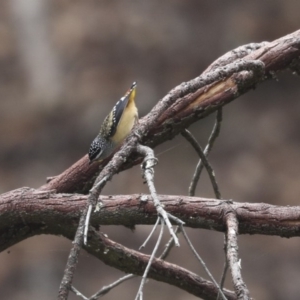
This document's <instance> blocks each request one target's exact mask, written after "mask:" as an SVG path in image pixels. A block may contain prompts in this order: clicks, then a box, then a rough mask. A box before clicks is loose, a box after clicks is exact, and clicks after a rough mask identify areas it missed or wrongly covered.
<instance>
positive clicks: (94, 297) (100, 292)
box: [88, 274, 137, 300]
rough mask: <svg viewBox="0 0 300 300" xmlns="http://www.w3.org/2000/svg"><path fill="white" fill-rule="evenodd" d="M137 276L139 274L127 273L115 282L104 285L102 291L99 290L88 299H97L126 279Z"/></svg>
mask: <svg viewBox="0 0 300 300" xmlns="http://www.w3.org/2000/svg"><path fill="white" fill-rule="evenodd" d="M135 277H137V276H136V275H133V274H127V275H125V276H123V277H121V278H119V279H118V280H116V281H115V282H113V283H111V284H109V285H106V286H104V287H103V288H102V289H101V290H100V291H98V292H97V293H95V294H94V295H93V296H91V297H90V298H88V300H97V299H98V298H99V297H100V296H103V295H105V294H107V293H108V292H109V291H110V290H112V289H113V288H115V287H116V286H118V285H120V284H121V283H123V282H124V281H126V280H129V279H131V278H135Z"/></svg>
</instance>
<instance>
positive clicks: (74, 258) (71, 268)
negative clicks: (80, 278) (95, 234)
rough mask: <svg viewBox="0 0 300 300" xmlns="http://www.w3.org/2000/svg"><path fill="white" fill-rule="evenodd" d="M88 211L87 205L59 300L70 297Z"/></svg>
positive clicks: (71, 251)
mask: <svg viewBox="0 0 300 300" xmlns="http://www.w3.org/2000/svg"><path fill="white" fill-rule="evenodd" d="M87 211H88V206H86V208H85V209H84V211H83V213H82V215H81V217H80V220H79V224H78V227H77V231H76V234H75V238H74V241H73V247H72V249H71V250H70V254H69V257H68V261H67V265H66V268H65V270H64V276H63V278H62V281H61V284H60V287H59V291H58V300H66V299H68V295H69V290H70V289H71V286H72V281H73V277H74V273H75V269H76V266H77V263H78V256H79V253H80V250H81V247H82V243H83V227H84V221H85V217H86V214H87Z"/></svg>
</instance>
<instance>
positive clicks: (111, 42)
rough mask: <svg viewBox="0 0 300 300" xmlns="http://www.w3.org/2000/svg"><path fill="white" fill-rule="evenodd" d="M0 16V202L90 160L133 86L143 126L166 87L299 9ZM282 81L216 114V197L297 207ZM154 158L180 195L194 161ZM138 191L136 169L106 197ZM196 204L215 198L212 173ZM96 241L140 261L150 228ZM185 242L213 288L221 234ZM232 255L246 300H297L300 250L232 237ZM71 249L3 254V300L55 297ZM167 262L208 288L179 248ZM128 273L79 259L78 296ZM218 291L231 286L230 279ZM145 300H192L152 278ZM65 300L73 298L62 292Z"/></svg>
mask: <svg viewBox="0 0 300 300" xmlns="http://www.w3.org/2000/svg"><path fill="white" fill-rule="evenodd" d="M0 7H1V9H0V143H1V147H0V164H1V168H0V192H1V193H4V192H6V191H9V190H12V189H16V188H19V187H22V186H29V187H33V188H38V187H39V186H40V185H42V184H44V183H45V180H46V177H48V176H54V175H57V174H59V173H61V172H62V171H63V170H65V169H66V168H68V167H69V166H70V165H72V164H73V163H74V162H75V161H77V160H78V159H80V158H81V157H82V156H83V155H85V154H86V153H87V151H88V149H89V145H90V143H91V141H92V140H93V138H94V137H95V136H96V134H97V132H98V130H99V128H100V124H101V123H102V120H103V118H104V117H105V116H106V115H107V113H108V112H109V111H110V109H111V108H112V107H113V105H114V104H115V102H116V101H117V100H118V99H119V98H120V97H121V96H122V95H123V94H124V92H125V91H126V90H127V89H128V88H129V86H130V85H131V83H132V82H133V81H137V82H138V92H137V105H138V107H139V113H140V116H141V117H142V116H144V115H145V114H147V113H148V112H149V111H150V110H151V108H152V107H153V106H154V105H155V104H156V103H157V101H158V100H159V99H161V98H162V97H163V96H164V95H165V94H166V93H167V92H168V91H169V90H170V89H172V88H173V87H175V86H176V85H178V84H180V83H181V82H183V81H187V80H190V79H192V78H194V77H196V76H198V75H199V74H201V72H202V71H203V70H204V69H205V68H206V67H207V66H208V65H209V64H210V63H211V62H213V61H214V60H215V59H217V58H218V57H219V56H221V55H222V54H224V53H225V52H227V51H229V50H231V49H234V48H236V47H238V46H240V45H243V44H247V43H250V42H261V41H272V40H274V39H276V38H279V37H281V36H283V35H286V34H288V33H291V32H293V31H295V30H297V29H299V28H300V19H299V11H300V2H299V1H293V0H286V1H195V0H189V1H183V0H177V1H176V0H175V1H163V2H162V1H158V0H151V1H146V0H139V1H120V0H119V1H113V0H112V1H100V0H98V1H92V0H85V1H78V0H77V1H76V0H73V1H69V0H52V1H51V0H26V1H22V0H10V1H4V0H0ZM278 79H279V80H278V81H275V80H274V81H270V82H265V83H264V84H262V85H259V86H258V87H257V89H256V90H254V91H250V92H249V93H248V94H247V95H244V96H242V97H240V98H239V99H237V100H236V101H234V102H232V103H231V104H229V105H227V106H226V107H225V108H224V118H223V119H224V121H223V124H222V129H221V136H220V138H219V139H218V140H217V142H216V145H215V148H214V149H213V151H212V153H211V156H210V162H211V164H212V165H213V167H214V169H215V172H216V176H217V180H218V183H219V185H220V189H221V193H222V197H223V198H224V199H233V200H234V201H240V202H266V203H270V204H278V205H297V204H298V199H299V195H300V184H299V182H300V170H299V163H300V152H299V149H300V136H299V132H298V128H299V125H300V118H299V116H298V115H299V111H300V101H299V100H300V85H299V77H296V76H293V75H292V74H291V73H285V74H281V75H280V76H279V78H278ZM213 122H214V116H210V117H208V118H206V119H204V120H201V121H200V122H198V123H197V124H194V125H193V126H192V127H191V128H190V130H191V131H192V132H193V133H194V135H195V136H196V138H197V139H198V140H199V142H200V143H201V145H202V146H205V143H206V141H207V138H208V136H209V133H210V130H211V128H212V126H213ZM155 151H156V154H157V156H158V158H159V165H158V166H157V167H156V183H157V190H158V192H159V193H161V194H183V195H184V194H186V193H187V190H188V186H189V182H190V179H191V177H192V174H193V172H194V168H195V165H196V163H197V156H196V154H195V153H194V151H193V150H192V149H191V147H190V146H189V145H188V144H187V143H186V142H185V141H184V140H183V139H182V138H181V137H177V138H175V139H174V140H173V141H169V142H167V143H165V144H164V145H162V146H160V147H158V148H156V149H155ZM145 192H147V189H146V187H145V186H144V185H143V182H142V179H141V176H140V169H139V167H138V166H136V167H135V168H133V169H132V170H130V171H127V172H123V173H122V174H119V175H117V176H115V177H114V179H113V181H112V182H110V183H109V184H108V185H107V186H106V187H105V190H104V193H106V194H130V193H145ZM196 194H197V196H203V197H213V196H214V195H213V193H212V189H211V186H210V184H209V181H208V179H207V176H206V174H203V176H202V178H201V182H200V184H199V186H198V188H197V193H196ZM101 230H102V231H104V232H106V233H107V234H108V235H109V237H110V238H112V239H113V240H116V241H118V242H120V243H122V244H124V245H126V246H128V247H132V248H134V249H137V248H138V247H139V246H140V245H141V244H142V242H143V241H144V239H145V238H146V236H147V234H148V233H149V231H150V230H151V227H149V226H138V227H137V229H136V231H135V232H131V231H130V230H129V229H126V228H123V227H118V226H109V227H108V226H107V227H105V226H103V227H101ZM188 232H189V234H190V236H191V239H192V241H193V242H194V244H195V246H196V248H197V250H198V251H199V253H200V254H201V255H202V257H203V259H204V260H205V261H206V263H207V266H208V267H209V268H210V270H211V272H212V273H213V274H214V276H215V277H216V279H217V280H219V279H220V276H221V273H222V267H223V263H224V258H223V250H222V247H223V234H221V233H215V232H211V231H207V230H189V231H188ZM168 237H169V235H168V234H166V235H165V240H164V241H167V239H168ZM154 242H155V238H154V239H153V240H152V242H151V243H149V245H148V247H147V248H146V250H145V251H146V252H147V253H150V252H151V249H152V248H153V245H154ZM239 245H240V256H241V258H242V267H243V270H242V272H243V273H242V274H243V276H244V279H245V282H246V284H247V285H248V287H249V289H250V292H251V296H252V297H253V298H255V299H266V300H269V299H273V300H274V299H275V300H276V299H286V300H289V299H298V298H299V293H300V285H299V275H300V260H299V247H300V241H299V239H297V238H292V239H289V240H288V239H282V238H279V237H266V236H240V237H239ZM70 247H71V242H70V241H68V240H66V239H64V238H62V237H55V236H37V237H34V238H30V239H28V240H26V241H23V242H22V243H19V244H17V245H15V246H14V247H12V248H11V249H8V251H6V252H2V253H1V254H0V265H1V268H0V297H1V299H16V300H25V299H43V300H48V299H55V298H56V296H57V291H58V287H59V284H60V281H61V278H62V274H63V270H64V267H65V263H66V259H67V256H68V254H69V249H70ZM168 260H169V261H171V262H175V263H178V264H179V265H181V266H183V267H185V268H188V269H190V270H192V271H193V272H195V273H197V274H199V275H200V276H203V277H205V278H207V276H206V275H205V274H204V272H203V270H202V268H201V266H199V265H198V263H196V261H195V259H194V258H193V255H192V253H191V252H190V250H189V249H188V248H187V246H186V244H185V242H184V241H183V239H182V238H181V247H180V248H179V249H174V251H173V252H172V253H171V255H170V257H169V258H168ZM104 274H105V275H104ZM122 275H123V273H122V272H120V271H118V270H114V269H112V268H110V267H108V266H105V265H104V264H102V263H101V262H99V261H98V260H96V259H94V258H93V257H91V256H90V255H88V254H87V253H86V252H84V251H82V252H81V256H80V262H79V266H78V269H77V272H76V275H75V282H74V284H75V286H76V287H77V288H78V289H80V290H81V291H82V292H83V293H86V294H87V295H91V294H92V293H94V292H96V291H97V290H98V289H100V288H101V287H102V286H103V285H107V284H109V283H111V282H112V281H114V280H116V279H118V278H119V277H120V276H122ZM139 282H140V279H134V280H132V281H129V282H126V283H124V284H123V285H121V286H119V287H118V288H116V289H115V290H113V291H112V292H111V293H109V294H108V295H106V296H105V299H119V298H120V296H121V297H122V299H124V300H125V299H133V298H134V297H135V295H136V292H137V289H138V284H139ZM226 286H227V287H228V288H232V285H231V281H230V276H228V280H227V282H226ZM144 297H145V299H173V300H179V299H187V300H192V299H196V297H194V296H192V295H189V294H188V293H186V292H184V291H181V290H180V289H177V288H175V287H173V286H170V285H167V284H163V283H160V282H155V281H153V280H149V282H148V284H147V285H146V288H145V294H144ZM69 299H78V298H77V297H76V296H75V295H73V294H70V297H69Z"/></svg>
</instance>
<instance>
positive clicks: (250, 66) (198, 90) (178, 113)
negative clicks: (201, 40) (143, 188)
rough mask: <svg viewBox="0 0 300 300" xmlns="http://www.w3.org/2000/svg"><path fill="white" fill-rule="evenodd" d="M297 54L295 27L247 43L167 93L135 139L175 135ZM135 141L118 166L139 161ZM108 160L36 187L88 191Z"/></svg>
mask: <svg viewBox="0 0 300 300" xmlns="http://www.w3.org/2000/svg"><path fill="white" fill-rule="evenodd" d="M299 55H300V30H298V31H295V32H293V33H291V34H289V35H287V36H284V37H282V38H280V39H277V40H275V41H273V42H263V43H261V44H250V45H246V46H242V47H239V48H237V49H235V50H232V51H231V52H228V53H226V54H225V55H224V56H222V57H221V58H219V59H217V60H216V61H215V62H214V63H212V64H211V66H210V67H209V68H208V69H207V70H205V71H204V72H203V74H202V75H200V76H199V77H197V78H195V79H193V80H191V81H189V82H187V83H182V84H180V85H179V86H177V87H176V88H174V89H173V90H172V91H170V92H169V93H168V94H167V95H166V96H165V97H164V98H163V99H162V100H160V101H159V102H158V104H157V105H156V106H155V107H154V108H153V109H152V111H151V112H150V113H149V114H148V115H147V116H145V117H144V118H143V119H141V120H140V124H139V125H138V126H137V127H136V131H137V132H138V133H139V136H140V137H141V140H140V141H139V142H141V143H142V144H144V145H147V146H150V147H151V148H154V147H156V146H157V145H159V144H161V143H163V142H165V141H166V140H169V139H172V138H174V137H175V136H176V135H177V134H179V133H180V132H181V131H182V130H183V129H184V128H187V127H189V126H190V125H191V124H192V123H194V122H196V121H198V120H199V119H201V118H204V117H205V116H207V115H208V114H210V113H212V112H214V111H216V110H217V109H218V108H220V107H221V106H223V105H225V104H228V103H229V102H231V101H233V100H234V99H236V98H238V97H239V96H240V95H242V94H244V93H246V92H247V91H249V90H250V89H253V88H255V87H256V85H257V84H258V83H261V82H263V81H265V80H267V79H273V78H274V76H273V75H274V73H276V72H279V71H282V70H288V69H289V68H291V70H292V71H294V72H295V70H296V71H297V70H298V69H299V67H298V66H299V60H300V59H299ZM241 57H242V58H243V60H242V61H241V60H240V58H241ZM255 64H256V65H255ZM262 65H264V66H265V68H264V69H262V67H261V66H262ZM224 66H225V67H224ZM220 67H221V69H220ZM136 143H137V139H136V136H135V135H134V134H132V135H131V137H130V138H128V139H127V144H126V147H122V149H123V151H122V154H120V155H121V157H122V158H123V159H125V160H126V163H125V164H124V161H123V163H122V169H127V168H130V167H132V166H133V165H135V164H138V163H140V162H141V157H140V156H139V155H138V154H137V153H132V152H133V151H132V149H133V148H134V147H135V145H136ZM124 146H125V145H124ZM130 149H131V150H130ZM129 150H130V151H129ZM126 151H127V152H126ZM129 152H130V156H129V157H126V155H125V153H129ZM108 160H109V158H108V159H107V160H105V161H103V162H102V163H100V164H97V163H95V164H92V165H91V166H89V165H88V158H87V156H84V157H83V158H82V159H81V160H79V161H78V162H76V163H75V164H74V165H73V166H71V167H70V168H69V169H67V170H66V171H64V172H63V173H62V174H60V175H58V176H56V177H54V178H53V179H52V180H50V181H49V182H48V183H47V184H45V185H44V186H42V187H41V189H42V190H52V189H55V190H56V191H57V192H58V193H66V192H68V193H71V192H80V193H87V192H88V191H89V189H90V188H91V186H92V184H93V181H94V180H95V178H96V176H97V174H99V172H100V171H101V170H102V168H103V166H104V165H105V164H107V161H108ZM119 171H120V170H119Z"/></svg>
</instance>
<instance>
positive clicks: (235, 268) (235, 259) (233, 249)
mask: <svg viewBox="0 0 300 300" xmlns="http://www.w3.org/2000/svg"><path fill="white" fill-rule="evenodd" d="M226 225H227V239H228V240H227V258H228V261H229V265H230V270H231V276H232V281H233V285H234V289H235V292H236V295H237V297H238V299H243V300H248V299H249V300H250V299H251V298H250V293H249V290H248V288H247V286H246V284H245V282H244V281H243V278H242V273H241V261H240V259H239V255H238V242H237V236H238V220H237V217H236V214H235V213H234V212H233V211H232V212H229V213H227V214H226Z"/></svg>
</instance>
